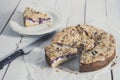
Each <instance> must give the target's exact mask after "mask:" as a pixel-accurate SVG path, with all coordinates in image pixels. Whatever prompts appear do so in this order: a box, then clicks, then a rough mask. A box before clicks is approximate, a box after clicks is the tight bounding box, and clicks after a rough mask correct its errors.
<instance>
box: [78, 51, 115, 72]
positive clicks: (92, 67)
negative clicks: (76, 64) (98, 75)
mask: <svg viewBox="0 0 120 80" xmlns="http://www.w3.org/2000/svg"><path fill="white" fill-rule="evenodd" d="M115 55H116V52H114V53H113V55H112V56H110V57H108V58H107V59H106V60H104V61H97V62H93V63H90V64H83V63H80V69H79V71H80V72H91V71H96V70H99V69H101V68H103V67H105V66H107V65H108V64H109V63H110V62H111V61H112V60H113V59H114V58H115Z"/></svg>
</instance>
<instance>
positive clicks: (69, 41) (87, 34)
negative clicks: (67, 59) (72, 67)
mask: <svg viewBox="0 0 120 80" xmlns="http://www.w3.org/2000/svg"><path fill="white" fill-rule="evenodd" d="M55 44H59V45H61V46H58V45H55ZM81 44H82V45H84V48H83V49H82V53H80V54H81V56H80V63H83V64H90V63H93V62H96V61H104V60H106V59H107V58H109V57H110V56H112V55H113V54H114V52H115V38H114V37H113V35H112V34H110V33H107V32H105V31H104V30H102V29H98V28H96V27H94V26H92V25H77V26H71V27H67V28H65V29H64V30H62V31H61V32H59V33H57V34H56V36H55V37H54V38H53V40H52V42H51V45H50V46H47V47H46V48H45V51H46V54H47V55H48V56H49V57H50V58H51V59H53V58H55V57H58V56H61V55H65V54H71V53H75V52H76V54H77V53H78V51H79V50H77V49H79V48H81ZM55 46H57V47H55ZM66 46H69V47H66Z"/></svg>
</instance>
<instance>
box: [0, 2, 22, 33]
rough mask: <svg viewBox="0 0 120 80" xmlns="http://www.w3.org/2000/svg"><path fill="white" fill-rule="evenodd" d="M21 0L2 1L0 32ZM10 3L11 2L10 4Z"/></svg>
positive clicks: (0, 5) (0, 6)
mask: <svg viewBox="0 0 120 80" xmlns="http://www.w3.org/2000/svg"><path fill="white" fill-rule="evenodd" d="M19 1H20V0H11V1H7V0H1V2H0V8H1V9H0V32H1V31H2V29H3V28H4V26H5V25H6V23H7V21H8V20H9V17H10V16H11V15H12V14H13V12H14V9H15V8H16V6H17V5H18V3H19ZM8 3H10V4H9V5H8Z"/></svg>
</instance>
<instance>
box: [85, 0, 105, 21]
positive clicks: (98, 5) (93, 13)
mask: <svg viewBox="0 0 120 80" xmlns="http://www.w3.org/2000/svg"><path fill="white" fill-rule="evenodd" d="M86 1H87V3H86V4H87V6H86V7H87V9H86V22H87V23H90V22H93V21H95V20H98V19H101V18H105V17H106V12H105V0H86Z"/></svg>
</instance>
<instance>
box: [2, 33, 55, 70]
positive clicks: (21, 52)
mask: <svg viewBox="0 0 120 80" xmlns="http://www.w3.org/2000/svg"><path fill="white" fill-rule="evenodd" d="M54 34H55V32H52V33H48V34H45V35H42V37H41V38H39V39H38V40H36V41H34V42H33V43H31V44H29V45H27V46H25V47H24V48H22V49H19V50H17V51H15V52H14V53H13V54H11V55H9V56H8V57H6V58H5V59H3V60H1V61H0V69H2V68H3V67H4V66H5V65H6V64H8V63H10V62H12V61H13V60H15V59H16V58H17V57H19V56H21V55H25V54H28V53H30V51H32V50H33V49H34V48H35V47H37V46H39V45H40V44H41V43H43V42H45V41H46V40H48V39H49V38H51V37H52V36H53V35H54Z"/></svg>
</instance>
